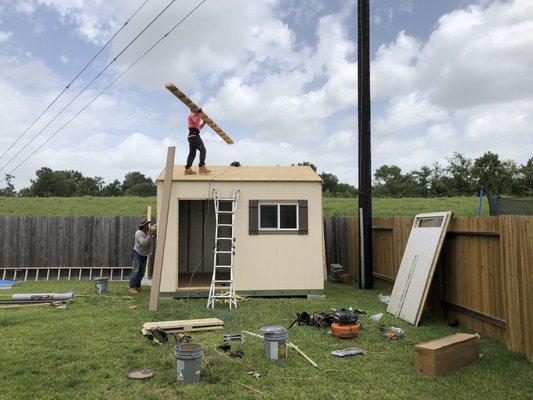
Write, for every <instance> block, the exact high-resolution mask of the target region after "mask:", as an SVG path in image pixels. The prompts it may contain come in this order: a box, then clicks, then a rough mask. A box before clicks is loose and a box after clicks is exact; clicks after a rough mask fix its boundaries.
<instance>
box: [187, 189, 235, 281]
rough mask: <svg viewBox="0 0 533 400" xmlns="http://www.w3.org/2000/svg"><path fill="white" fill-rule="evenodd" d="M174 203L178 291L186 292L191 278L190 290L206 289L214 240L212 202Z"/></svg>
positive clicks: (209, 279)
mask: <svg viewBox="0 0 533 400" xmlns="http://www.w3.org/2000/svg"><path fill="white" fill-rule="evenodd" d="M178 203H179V216H178V218H179V226H178V287H179V288H180V289H187V288H188V287H189V282H191V277H192V282H191V285H190V286H191V288H209V284H210V283H211V275H212V273H213V246H214V240H215V208H214V204H213V201H212V200H179V201H178ZM193 271H195V272H194V274H193ZM219 275H221V274H219ZM228 276H229V275H228ZM222 279H224V278H222Z"/></svg>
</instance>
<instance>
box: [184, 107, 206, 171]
mask: <svg viewBox="0 0 533 400" xmlns="http://www.w3.org/2000/svg"><path fill="white" fill-rule="evenodd" d="M202 116H203V111H202V109H201V108H198V107H195V108H193V109H191V113H190V114H189V118H188V119H187V124H188V126H189V136H188V137H187V138H188V140H189V156H188V157H187V165H186V166H185V175H193V174H196V171H194V170H193V169H192V168H191V167H192V163H193V162H194V159H195V158H196V150H198V151H199V152H200V162H199V163H198V170H199V172H200V173H201V174H208V173H210V172H211V171H210V170H209V169H207V167H206V166H205V156H206V149H205V146H204V142H203V141H202V138H201V137H200V131H201V130H202V128H203V127H204V126H205V122H204V121H203V120H202Z"/></svg>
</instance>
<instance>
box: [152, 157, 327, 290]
mask: <svg viewBox="0 0 533 400" xmlns="http://www.w3.org/2000/svg"><path fill="white" fill-rule="evenodd" d="M210 168H211V169H212V173H211V174H208V175H200V174H197V175H185V174H184V167H183V166H175V167H174V171H173V176H172V183H171V194H170V205H169V211H168V219H167V224H168V225H167V234H166V240H165V243H164V246H165V247H164V248H165V250H164V259H163V264H162V277H161V293H162V294H166V295H172V296H175V297H200V296H207V295H208V292H209V288H210V284H211V280H212V277H213V267H214V266H215V265H230V264H231V265H232V267H233V268H232V271H233V274H234V276H233V279H231V280H232V281H233V283H234V286H235V290H236V292H237V294H242V295H253V296H304V295H308V294H322V292H323V289H324V276H325V257H324V246H323V228H322V181H321V179H320V177H319V176H318V175H317V174H316V173H315V171H313V169H311V168H310V167H308V166H289V167H259V166H250V167H245V166H241V167H232V166H219V167H211V166H210ZM164 174H165V172H164V171H163V172H162V173H161V175H160V176H159V177H158V180H157V204H158V215H160V213H159V210H160V208H161V204H162V192H163V180H164ZM217 194H218V196H219V197H220V198H221V199H222V200H221V201H218V202H217V205H218V207H217V208H218V211H219V213H217V210H216V209H215V201H214V200H215V199H214V195H215V196H216V195H217ZM234 195H235V196H236V197H237V200H236V204H235V210H234V211H232V202H231V199H233V197H232V196H234ZM224 218H226V219H225V220H224ZM230 225H231V226H230ZM231 229H233V232H232V233H231V234H230V233H229V230H231ZM224 232H226V233H224ZM228 236H232V237H233V239H232V240H231V242H230V241H226V242H225V244H224V243H222V242H220V243H219V244H218V245H215V242H216V241H215V237H216V238H217V241H218V240H221V239H220V238H223V237H228ZM160 245H162V244H158V246H160ZM229 274H230V272H229V271H228V272H227V275H226V276H225V277H224V276H223V275H222V278H221V277H220V276H219V277H217V279H219V280H222V281H224V280H228V281H229V280H230V278H231V277H230V276H229ZM217 285H218V283H217ZM220 286H224V284H223V283H220ZM221 288H222V287H221Z"/></svg>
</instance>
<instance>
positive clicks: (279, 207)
mask: <svg viewBox="0 0 533 400" xmlns="http://www.w3.org/2000/svg"><path fill="white" fill-rule="evenodd" d="M259 230H280V231H282V230H294V231H296V230H298V205H297V204H259Z"/></svg>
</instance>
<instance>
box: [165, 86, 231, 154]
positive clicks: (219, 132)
mask: <svg viewBox="0 0 533 400" xmlns="http://www.w3.org/2000/svg"><path fill="white" fill-rule="evenodd" d="M165 87H166V88H167V90H168V91H169V92H170V93H172V94H173V95H174V96H176V97H177V98H178V99H179V100H180V101H181V102H182V103H183V104H185V105H186V106H187V107H189V108H190V109H191V110H194V109H195V108H200V107H198V106H197V105H196V104H195V103H194V101H192V100H191V99H190V98H189V97H188V96H187V95H186V94H185V93H183V92H182V91H181V90H179V89H178V88H177V87H176V85H174V84H173V83H167V84H166V85H165ZM202 119H203V120H204V122H205V123H206V124H207V125H209V127H210V128H211V129H213V131H215V133H216V134H217V135H218V136H220V137H221V138H222V140H224V141H225V142H226V143H227V144H233V143H234V142H233V140H232V139H231V138H230V137H229V136H228V134H227V133H226V132H224V131H223V130H222V128H220V126H218V125H217V124H216V122H215V121H213V120H212V119H211V118H209V117H208V116H207V115H206V114H205V113H203V116H202Z"/></svg>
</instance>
